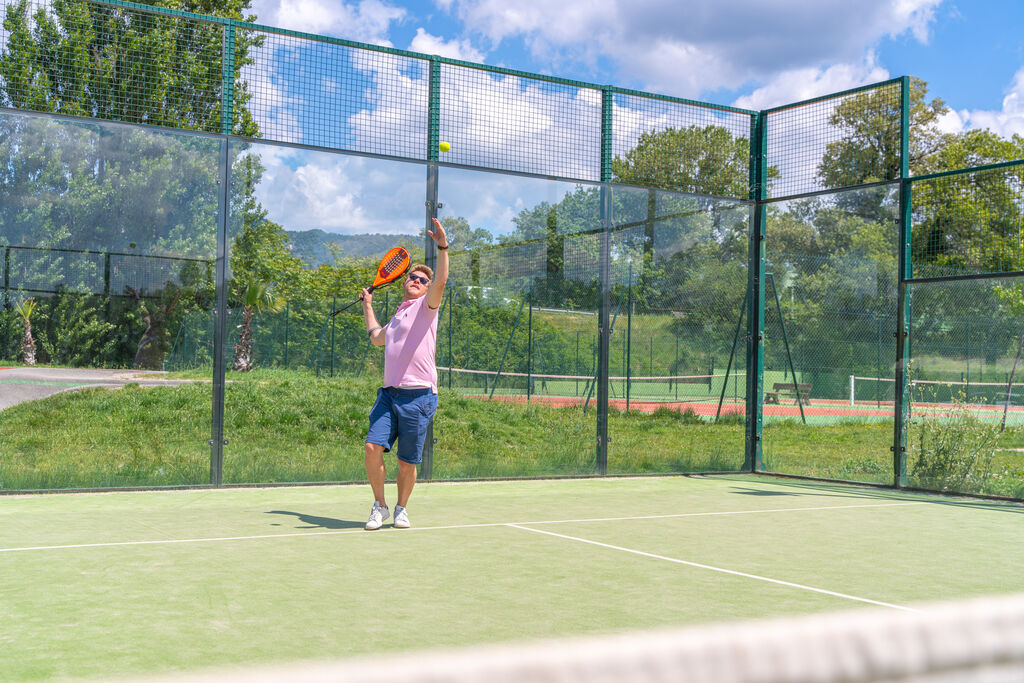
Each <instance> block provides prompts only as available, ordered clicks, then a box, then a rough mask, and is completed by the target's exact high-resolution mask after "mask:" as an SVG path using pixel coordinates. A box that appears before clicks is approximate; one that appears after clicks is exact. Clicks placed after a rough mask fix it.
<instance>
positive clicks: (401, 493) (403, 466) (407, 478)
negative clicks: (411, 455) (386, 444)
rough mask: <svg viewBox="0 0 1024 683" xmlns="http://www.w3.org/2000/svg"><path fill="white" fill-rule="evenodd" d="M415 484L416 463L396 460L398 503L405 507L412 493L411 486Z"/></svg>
mask: <svg viewBox="0 0 1024 683" xmlns="http://www.w3.org/2000/svg"><path fill="white" fill-rule="evenodd" d="M415 485H416V465H412V464H410V463H407V462H405V461H404V460H399V461H398V505H399V506H400V507H405V504H406V503H408V502H409V496H410V495H412V487H413V486H415Z"/></svg>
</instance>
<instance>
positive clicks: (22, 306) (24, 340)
mask: <svg viewBox="0 0 1024 683" xmlns="http://www.w3.org/2000/svg"><path fill="white" fill-rule="evenodd" d="M35 310H36V299H35V297H31V296H30V297H29V298H27V299H25V300H23V301H19V302H18V303H16V304H15V305H14V311H15V312H16V313H17V314H18V316H19V317H21V320H22V323H23V325H24V333H23V334H22V336H21V357H22V360H23V361H24V362H25V365H35V364H36V342H35V340H34V339H32V313H33V312H34V311H35Z"/></svg>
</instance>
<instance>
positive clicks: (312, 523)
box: [267, 510, 365, 529]
mask: <svg viewBox="0 0 1024 683" xmlns="http://www.w3.org/2000/svg"><path fill="white" fill-rule="evenodd" d="M267 514H268V515H293V516H294V517H295V518H296V519H298V521H300V522H303V523H304V524H306V525H307V526H297V527H295V528H296V529H357V528H359V527H362V526H363V525H364V524H365V522H350V521H348V520H344V519H334V518H333V517H315V516H313V515H307V514H304V513H302V512H291V511H289V510H270V511H269V512H267Z"/></svg>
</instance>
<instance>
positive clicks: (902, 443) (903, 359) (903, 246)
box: [892, 76, 913, 488]
mask: <svg viewBox="0 0 1024 683" xmlns="http://www.w3.org/2000/svg"><path fill="white" fill-rule="evenodd" d="M900 109H901V117H900V119H901V120H900V238H899V245H898V249H899V257H898V258H899V264H898V265H899V284H898V285H897V298H896V381H895V385H896V395H895V397H894V401H893V410H894V415H893V418H894V419H893V422H894V424H893V444H892V470H893V475H892V476H893V486H895V487H897V488H898V487H900V486H906V485H907V424H906V423H907V418H908V416H909V407H910V404H909V401H908V399H909V396H908V392H907V387H906V383H907V359H908V357H909V354H910V332H909V329H908V325H907V320H908V318H909V317H910V303H911V295H910V289H909V286H908V284H907V280H908V279H909V278H910V277H911V276H912V274H913V273H912V266H911V261H910V232H911V222H912V219H911V209H912V201H913V195H912V192H911V185H910V78H909V77H908V76H904V77H903V79H902V95H901V98H900Z"/></svg>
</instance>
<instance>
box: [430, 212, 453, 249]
mask: <svg viewBox="0 0 1024 683" xmlns="http://www.w3.org/2000/svg"><path fill="white" fill-rule="evenodd" d="M430 220H432V221H433V222H434V229H433V230H430V229H429V228H428V229H427V234H428V235H430V237H431V238H432V239H433V240H434V242H436V243H437V246H439V247H441V248H442V249H446V248H447V247H448V235H447V234H446V233H445V231H444V226H443V225H441V221H439V220H437V219H436V218H431V219H430Z"/></svg>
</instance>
